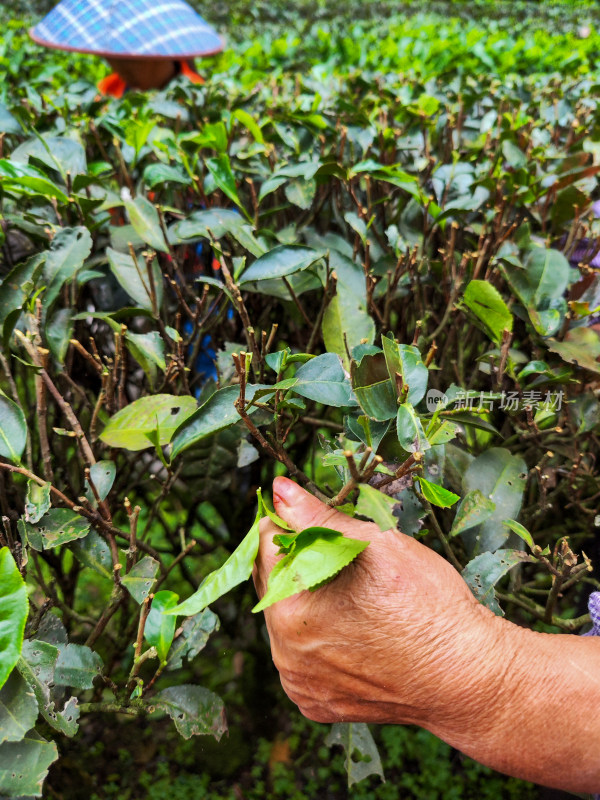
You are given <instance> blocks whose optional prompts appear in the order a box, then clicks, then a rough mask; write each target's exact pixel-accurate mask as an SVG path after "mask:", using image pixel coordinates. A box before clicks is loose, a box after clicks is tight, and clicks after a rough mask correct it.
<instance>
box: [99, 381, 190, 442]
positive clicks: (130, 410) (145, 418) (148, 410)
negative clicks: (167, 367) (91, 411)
mask: <svg viewBox="0 0 600 800" xmlns="http://www.w3.org/2000/svg"><path fill="white" fill-rule="evenodd" d="M196 408H197V405H196V400H195V399H194V398H193V397H189V396H187V395H182V396H180V397H176V396H175V395H171V394H155V395H151V396H149V397H140V399H139V400H134V401H133V403H130V404H129V405H127V406H125V408H123V409H121V411H117V413H116V414H115V415H114V416H113V417H111V418H110V420H109V421H108V423H107V425H106V427H105V428H104V430H103V431H102V433H101V434H100V439H101V440H102V441H103V442H104V443H105V444H107V445H109V446H110V447H122V448H123V449H124V450H133V451H136V450H145V449H146V448H147V447H151V446H152V441H151V439H150V438H149V437H148V434H151V433H152V432H153V431H156V430H157V429H158V430H159V431H160V438H159V442H160V444H161V445H166V444H168V443H169V442H170V441H171V437H172V436H173V434H174V433H175V431H176V430H177V428H178V427H179V425H181V424H182V422H184V420H186V419H187V418H188V417H190V416H191V415H192V414H193V413H194V411H195V410H196Z"/></svg>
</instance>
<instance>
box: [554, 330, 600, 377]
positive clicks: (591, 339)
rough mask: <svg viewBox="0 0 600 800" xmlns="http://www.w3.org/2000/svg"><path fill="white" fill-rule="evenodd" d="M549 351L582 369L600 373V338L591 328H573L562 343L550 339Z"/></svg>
mask: <svg viewBox="0 0 600 800" xmlns="http://www.w3.org/2000/svg"><path fill="white" fill-rule="evenodd" d="M546 346H547V347H548V350H551V351H552V352H553V353H558V355H559V356H560V357H561V358H562V359H563V360H564V361H568V362H569V363H571V364H576V365H577V366H578V367H581V368H582V369H587V370H590V372H594V373H596V374H599V373H600V336H598V334H597V333H596V331H593V330H591V329H590V328H573V329H571V330H569V331H567V333H566V335H565V338H564V339H563V340H562V342H557V341H554V340H552V339H550V340H549V341H548V342H547V343H546Z"/></svg>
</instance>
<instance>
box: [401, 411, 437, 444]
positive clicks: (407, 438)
mask: <svg viewBox="0 0 600 800" xmlns="http://www.w3.org/2000/svg"><path fill="white" fill-rule="evenodd" d="M396 431H397V433H398V441H399V442H400V446H401V447H402V448H403V449H404V450H406V451H407V452H408V453H424V452H425V450H429V448H430V446H431V445H430V444H429V442H428V441H427V437H426V436H425V431H424V430H423V426H422V425H421V420H420V419H419V417H418V416H417V413H416V412H415V409H414V408H413V406H412V405H411V403H403V404H402V405H401V406H399V407H398V414H397V416H396Z"/></svg>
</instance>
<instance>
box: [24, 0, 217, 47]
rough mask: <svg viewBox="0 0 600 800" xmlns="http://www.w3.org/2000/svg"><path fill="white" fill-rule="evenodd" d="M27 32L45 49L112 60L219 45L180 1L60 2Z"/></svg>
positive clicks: (212, 32)
mask: <svg viewBox="0 0 600 800" xmlns="http://www.w3.org/2000/svg"><path fill="white" fill-rule="evenodd" d="M29 33H30V35H31V38H32V39H33V40H34V41H35V42H37V43H38V44H43V45H45V46H46V47H56V48H58V49H59V50H75V51H77V52H81V53H92V54H94V55H98V56H109V57H110V56H113V57H115V58H170V59H171V58H172V59H186V58H195V57H196V56H208V55H213V54H214V53H218V52H220V51H221V50H222V49H223V40H222V39H221V37H220V36H219V35H218V34H217V32H216V31H215V30H213V28H212V27H211V26H210V25H209V24H208V23H207V22H206V21H205V20H203V19H202V17H201V16H200V15H199V14H197V13H196V12H195V11H194V9H193V8H191V7H190V6H189V5H188V4H187V3H185V2H184V1H183V0H62V2H61V3H59V4H58V5H57V6H55V7H54V8H53V9H52V11H50V13H49V14H47V15H46V16H45V17H44V19H43V20H42V21H41V22H40V23H38V25H36V26H35V28H32V29H31V31H30V32H29Z"/></svg>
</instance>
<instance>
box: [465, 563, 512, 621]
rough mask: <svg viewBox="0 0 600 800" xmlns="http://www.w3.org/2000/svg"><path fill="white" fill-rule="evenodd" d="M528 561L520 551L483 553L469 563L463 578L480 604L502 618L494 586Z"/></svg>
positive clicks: (502, 613) (502, 614)
mask: <svg viewBox="0 0 600 800" xmlns="http://www.w3.org/2000/svg"><path fill="white" fill-rule="evenodd" d="M526 560H527V556H526V554H525V553H522V552H521V551H520V550H496V552H495V553H489V552H488V553H482V554H481V555H480V556H476V558H474V559H473V560H472V561H469V563H468V564H467V566H466V567H465V568H464V569H463V571H462V576H463V578H464V579H465V581H466V582H467V584H468V585H469V588H470V589H471V591H472V592H473V594H474V595H475V597H476V598H477V599H478V600H479V602H480V603H482V604H483V605H484V606H487V607H488V608H489V609H491V610H492V611H493V612H494V614H496V615H497V616H500V617H502V616H504V612H503V611H502V609H501V608H500V606H499V605H498V601H497V600H496V594H495V592H494V586H495V585H496V584H497V583H498V581H499V580H500V578H502V577H503V576H504V575H506V573H507V572H508V571H509V570H510V569H512V568H513V567H514V566H516V565H517V564H520V563H521V562H522V561H526Z"/></svg>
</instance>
